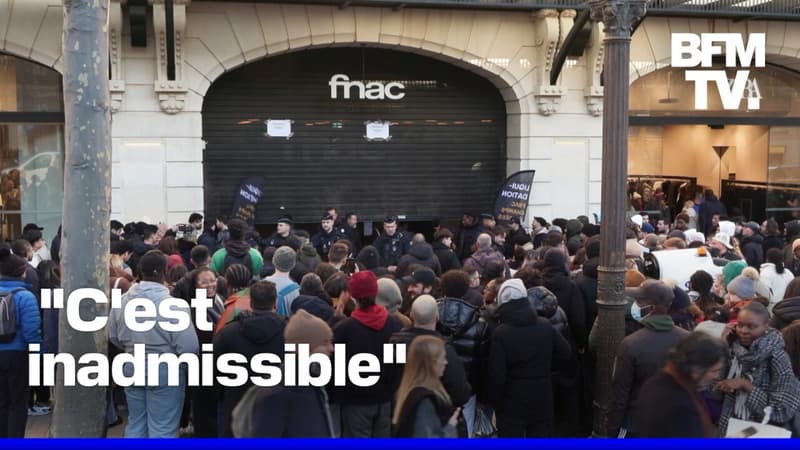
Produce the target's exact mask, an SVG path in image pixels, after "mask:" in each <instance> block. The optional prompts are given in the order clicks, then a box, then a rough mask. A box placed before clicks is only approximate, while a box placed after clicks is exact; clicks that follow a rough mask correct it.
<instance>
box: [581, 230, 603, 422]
mask: <svg viewBox="0 0 800 450" xmlns="http://www.w3.org/2000/svg"><path fill="white" fill-rule="evenodd" d="M599 253H600V240H599V238H597V237H592V238H590V239H589V241H587V242H586V256H587V258H588V259H587V260H586V261H584V263H583V267H581V271H580V272H579V273H578V274H577V275H576V276H575V284H576V285H577V286H578V289H579V290H580V291H581V294H582V295H583V303H584V308H585V311H586V332H587V333H589V332H590V331H591V327H592V325H593V324H594V322H595V319H596V318H597V267H598V266H599V265H600V257H599V256H598V255H599ZM586 339H587V346H588V339H589V336H588V334H587V336H586ZM578 361H579V364H580V367H581V389H580V390H581V431H582V432H583V433H584V434H587V435H588V433H591V429H592V426H593V422H594V418H593V415H594V406H593V405H594V390H595V368H596V367H597V361H596V357H595V354H594V353H593V352H591V351H586V352H583V353H582V354H579V355H578Z"/></svg>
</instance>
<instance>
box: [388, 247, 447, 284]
mask: <svg viewBox="0 0 800 450" xmlns="http://www.w3.org/2000/svg"><path fill="white" fill-rule="evenodd" d="M415 264H419V265H421V266H425V267H427V268H429V269H431V270H432V271H433V273H435V274H436V276H437V277H438V276H439V275H441V274H442V266H441V264H439V258H438V257H437V256H436V254H435V253H434V252H433V247H431V245H430V244H428V243H427V242H415V243H414V244H413V245H411V248H410V249H409V250H408V253H407V254H405V255H403V256H401V257H400V261H399V262H398V263H397V272H396V273H397V276H399V277H404V276H406V275H411V270H410V268H411V266H413V265H415Z"/></svg>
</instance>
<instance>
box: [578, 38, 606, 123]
mask: <svg viewBox="0 0 800 450" xmlns="http://www.w3.org/2000/svg"><path fill="white" fill-rule="evenodd" d="M604 48H605V47H603V30H602V29H601V27H600V24H599V23H595V24H594V25H593V26H592V37H591V38H590V39H589V43H588V44H587V46H586V50H587V51H586V81H587V86H586V87H585V88H584V90H583V93H584V98H585V99H586V108H587V109H588V110H589V114H591V115H593V116H595V117H596V116H599V115H601V114H603V80H602V76H603V59H604V55H605V54H604V52H603V50H604Z"/></svg>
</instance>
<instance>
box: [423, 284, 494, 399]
mask: <svg viewBox="0 0 800 450" xmlns="http://www.w3.org/2000/svg"><path fill="white" fill-rule="evenodd" d="M436 302H437V304H438V306H439V322H438V323H437V324H436V330H437V331H438V332H439V333H440V334H441V335H442V336H443V337H444V338H445V340H446V341H447V342H449V343H450V344H451V345H452V346H453V348H455V349H456V353H458V356H459V358H461V361H463V362H464V370H465V371H466V372H467V379H468V381H469V384H470V385H471V386H472V390H473V392H475V393H476V394H477V395H478V400H480V401H484V400H485V399H486V394H487V392H486V381H487V380H486V375H487V374H488V366H487V364H488V357H489V339H490V335H489V325H488V324H487V323H486V321H484V320H483V318H482V317H481V309H480V308H478V307H477V306H475V305H473V304H471V303H469V302H467V301H466V300H463V299H460V298H453V297H443V298H440V299H439V300H437V301H436Z"/></svg>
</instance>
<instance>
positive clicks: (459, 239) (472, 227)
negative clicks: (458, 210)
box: [455, 213, 483, 261]
mask: <svg viewBox="0 0 800 450" xmlns="http://www.w3.org/2000/svg"><path fill="white" fill-rule="evenodd" d="M482 232H483V227H481V226H480V225H478V224H476V223H475V216H473V215H472V214H470V213H464V215H463V216H462V217H461V227H460V228H459V229H458V231H457V232H456V236H455V244H456V255H457V256H458V258H459V259H460V260H461V261H464V260H465V259H467V258H469V256H470V255H472V252H473V249H472V246H473V245H475V242H476V241H477V240H478V235H479V234H481V233H482Z"/></svg>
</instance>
